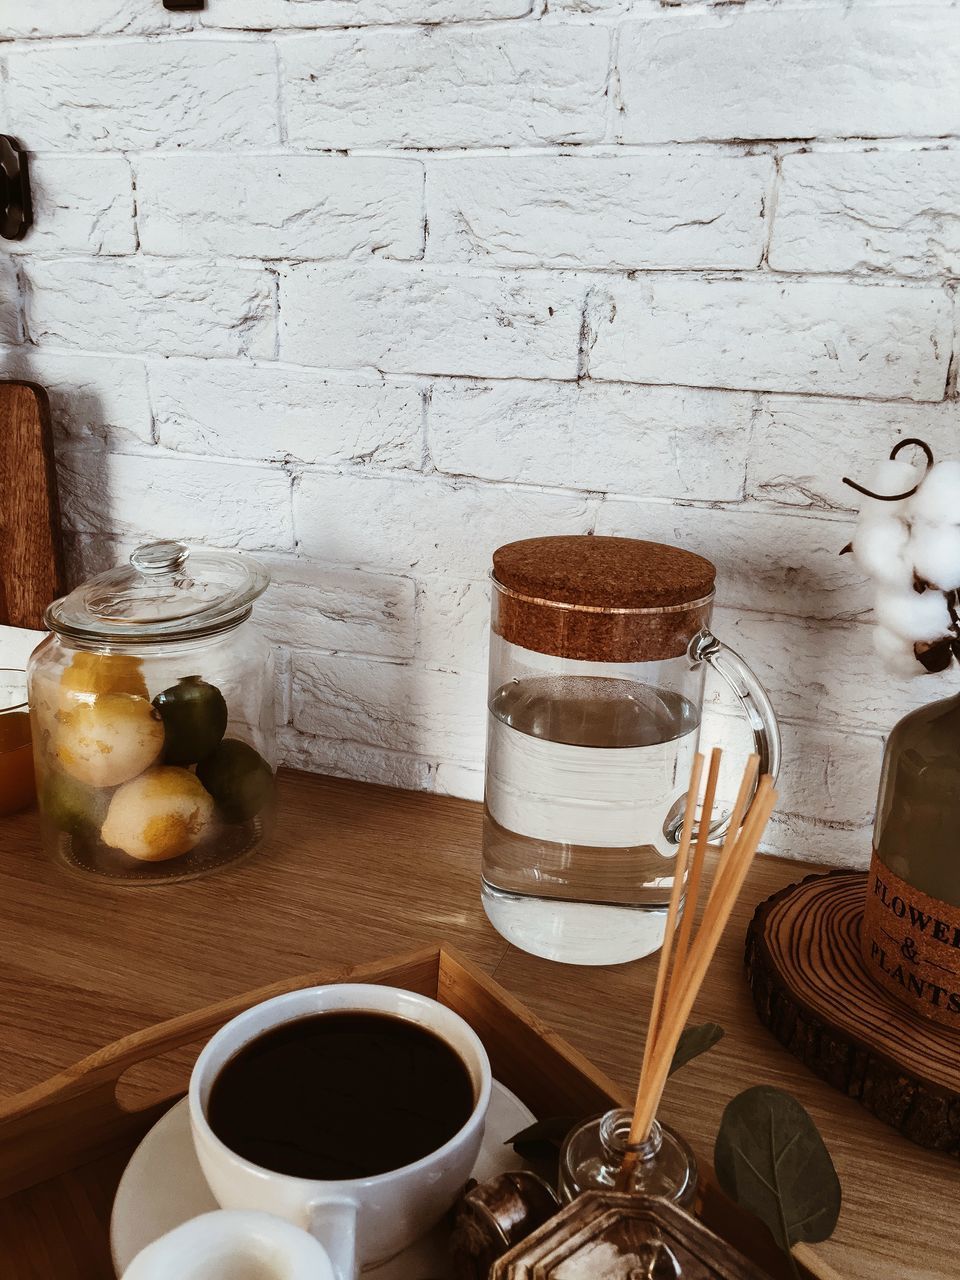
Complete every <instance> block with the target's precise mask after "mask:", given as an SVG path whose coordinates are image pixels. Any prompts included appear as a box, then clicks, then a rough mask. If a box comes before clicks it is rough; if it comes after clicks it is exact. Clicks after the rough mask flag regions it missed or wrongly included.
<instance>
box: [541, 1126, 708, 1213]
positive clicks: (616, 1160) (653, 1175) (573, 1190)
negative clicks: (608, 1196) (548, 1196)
mask: <svg viewBox="0 0 960 1280" xmlns="http://www.w3.org/2000/svg"><path fill="white" fill-rule="evenodd" d="M632 1119H633V1113H632V1112H631V1111H629V1110H627V1109H626V1108H625V1107H618V1108H615V1109H614V1110H612V1111H608V1112H607V1113H606V1114H605V1115H602V1116H594V1117H593V1119H591V1120H587V1121H585V1122H584V1123H583V1124H581V1125H579V1126H578V1127H577V1128H576V1129H574V1130H573V1131H572V1132H571V1133H569V1134H568V1135H567V1138H566V1141H565V1142H564V1144H563V1150H562V1151H561V1153H560V1195H561V1198H562V1199H563V1200H573V1199H574V1198H575V1197H576V1196H578V1195H580V1194H581V1193H582V1192H584V1191H612V1190H622V1191H629V1192H632V1193H634V1194H636V1195H643V1196H654V1197H657V1198H660V1199H664V1200H670V1201H672V1202H673V1203H674V1204H678V1205H680V1206H681V1207H683V1208H686V1207H688V1206H689V1205H691V1204H692V1203H693V1200H694V1197H695V1195H696V1192H697V1158H696V1156H695V1155H694V1154H693V1151H692V1150H691V1149H690V1147H689V1146H688V1144H687V1143H686V1142H685V1141H684V1139H683V1138H681V1137H680V1135H679V1134H678V1133H675V1132H674V1130H673V1129H671V1128H669V1127H668V1126H667V1125H663V1124H660V1123H659V1122H658V1121H656V1120H654V1122H653V1127H652V1129H651V1130H650V1136H649V1137H648V1138H647V1139H646V1141H645V1142H642V1143H639V1144H638V1145H637V1146H636V1147H634V1148H632V1149H633V1150H634V1152H635V1154H636V1161H635V1163H634V1166H633V1169H632V1171H631V1173H630V1175H629V1181H628V1182H627V1184H626V1186H623V1187H621V1186H620V1185H619V1174H620V1166H621V1165H622V1163H623V1159H624V1156H625V1155H626V1154H627V1153H628V1151H630V1150H631V1147H630V1145H629V1142H630V1122H631V1120H632Z"/></svg>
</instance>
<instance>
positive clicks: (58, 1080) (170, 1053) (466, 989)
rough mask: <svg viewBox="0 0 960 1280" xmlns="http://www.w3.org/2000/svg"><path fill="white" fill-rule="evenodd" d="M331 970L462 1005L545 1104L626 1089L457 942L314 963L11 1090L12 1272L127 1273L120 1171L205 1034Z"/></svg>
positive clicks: (3, 1176)
mask: <svg viewBox="0 0 960 1280" xmlns="http://www.w3.org/2000/svg"><path fill="white" fill-rule="evenodd" d="M327 982H381V983H384V984H385V985H388V986H396V987H404V988H406V989H407V990H409V991H418V992H421V993H422V994H424V995H428V996H433V997H434V998H436V999H438V1000H440V1001H441V1003H443V1004H446V1005H448V1006H449V1007H450V1008H452V1009H455V1010H456V1011H457V1012H458V1013H459V1014H461V1016H462V1017H464V1018H465V1019H466V1020H467V1022H469V1023H470V1025H471V1026H472V1027H473V1028H474V1030H475V1031H476V1032H477V1034H478V1035H479V1036H480V1038H481V1039H482V1040H483V1043H484V1045H485V1046H486V1049H487V1052H488V1054H489V1055H490V1061H491V1063H492V1066H493V1072H494V1075H495V1076H496V1077H497V1079H499V1080H501V1081H502V1082H503V1084H505V1085H506V1086H507V1087H508V1088H510V1089H512V1090H513V1091H514V1093H516V1094H517V1095H518V1097H520V1098H521V1099H522V1100H523V1101H524V1102H525V1103H526V1104H527V1106H528V1107H530V1109H531V1110H532V1111H533V1112H534V1114H535V1115H537V1116H539V1117H545V1116H554V1115H583V1116H588V1115H594V1114H596V1113H597V1112H600V1111H604V1110H606V1109H607V1108H608V1107H610V1106H611V1105H614V1106H621V1105H624V1103H625V1101H626V1097H625V1094H624V1091H623V1090H621V1089H620V1088H618V1087H617V1085H615V1084H614V1083H613V1081H611V1080H609V1079H608V1078H607V1077H606V1076H605V1075H603V1073H602V1072H600V1071H598V1070H597V1069H596V1068H595V1067H594V1066H593V1065H592V1064H591V1063H590V1062H589V1061H588V1060H587V1059H586V1058H585V1057H584V1056H583V1055H582V1054H580V1053H578V1052H577V1051H576V1050H575V1049H574V1048H572V1047H571V1046H570V1045H568V1044H567V1043H566V1042H565V1041H564V1040H562V1039H561V1038H560V1037H559V1036H558V1035H556V1034H555V1033H554V1032H553V1031H551V1030H550V1029H549V1028H548V1027H546V1026H545V1025H544V1024H543V1023H542V1022H540V1021H539V1019H537V1018H536V1017H535V1016H534V1015H533V1014H532V1013H531V1012H530V1011H529V1010H528V1009H527V1008H525V1006H524V1005H522V1004H521V1003H520V1002H519V1001H518V1000H515V999H514V998H513V996H511V995H510V994H509V993H508V992H507V991H505V990H504V989H503V988H502V987H501V986H499V985H498V984H497V983H496V982H494V981H493V980H492V979H490V978H488V977H487V976H486V974H484V973H483V972H482V971H481V970H480V969H478V968H476V967H475V966H474V965H472V964H471V963H470V962H469V961H468V960H466V959H465V958H464V957H462V956H460V955H459V954H458V953H457V952H456V951H454V950H453V949H451V948H449V947H447V946H438V947H430V948H427V949H425V950H421V951H415V952H412V953H409V954H407V955H403V956H397V957H394V958H392V959H390V960H385V961H383V962H382V963H378V964H373V965H363V966H360V967H358V968H355V969H339V970H334V971H330V970H326V971H321V972H318V973H310V974H304V975H302V976H301V977H298V978H293V979H290V980H288V981H284V982H277V983H273V984H271V985H270V986H266V987H261V988H259V989H258V990H256V991H248V992H246V993H245V994H243V995H240V996H236V997H234V998H233V999H231V1000H225V1001H222V1002H221V1003H219V1004H214V1005H210V1006H208V1007H207V1008H205V1009H200V1010H197V1011H196V1012H194V1013H189V1014H185V1015H183V1016H182V1017H179V1018H172V1019H171V1020H170V1021H168V1022H162V1023H159V1024H158V1025H157V1026H154V1027H150V1028H148V1029H147V1030H146V1031H138V1032H136V1033H134V1034H133V1035H129V1036H126V1037H124V1038H123V1039H122V1040H117V1041H116V1042H115V1043H114V1044H112V1045H109V1046H108V1047H107V1048H105V1049H101V1050H100V1051H99V1052H97V1053H94V1054H91V1056H90V1057H88V1058H84V1059H83V1060H82V1061H81V1062H78V1063H77V1064H76V1065H75V1066H74V1067H71V1068H70V1069H69V1070H67V1071H64V1072H61V1073H60V1074H59V1075H56V1076H54V1077H53V1078H52V1079H50V1080H48V1081H46V1082H45V1083H44V1084H41V1085H37V1086H36V1087H35V1088H32V1089H28V1090H26V1091H25V1092H23V1093H21V1094H18V1095H16V1096H15V1097H13V1098H10V1099H9V1100H7V1101H6V1102H3V1103H0V1260H2V1266H0V1275H2V1277H3V1280H54V1278H55V1280H113V1274H114V1273H113V1267H112V1264H111V1261H110V1249H109V1241H108V1232H109V1221H110V1209H111V1205H112V1203H113V1196H114V1192H115V1191H116V1187H117V1183H118V1182H119V1179H120V1175H121V1174H122V1172H123V1169H124V1167H125V1165H126V1163H127V1160H128V1159H129V1157H130V1155H131V1153H132V1151H133V1149H134V1147H135V1146H136V1145H137V1143H138V1142H139V1141H140V1139H141V1138H142V1137H143V1135H144V1134H145V1133H146V1131H147V1130H148V1129H149V1128H150V1127H151V1125H153V1124H154V1123H155V1122H156V1121H157V1120H158V1119H159V1117H160V1116H161V1115H162V1114H163V1113H164V1111H166V1110H167V1108H168V1107H169V1106H170V1105H171V1104H172V1103H173V1102H175V1101H176V1100H177V1099H178V1098H180V1097H182V1096H183V1094H184V1093H185V1092H186V1088H187V1083H188V1080H189V1075H190V1069H191V1067H192V1065H193V1061H194V1059H195V1058H196V1055H197V1053H198V1051H199V1049H200V1048H201V1046H202V1044H203V1043H204V1042H205V1041H206V1040H208V1039H209V1038H210V1036H211V1035H212V1034H213V1033H214V1032H215V1031H216V1030H217V1029H218V1028H219V1027H220V1026H222V1025H223V1023H225V1022H227V1021H229V1019H231V1018H233V1017H235V1016H236V1015H237V1014H238V1013H240V1012H242V1011H243V1010H244V1009H247V1008H249V1007H250V1006H251V1005H253V1004H257V1003H259V1002H260V1001H262V1000H268V999H270V998H271V997H272V996H277V995H282V994H283V993H284V992H286V991H294V990H297V989H298V988H300V987H307V986H315V985H317V984H320V983H327ZM701 1173H702V1177H701V1188H700V1202H699V1205H698V1212H699V1215H700V1217H701V1218H702V1219H703V1221H704V1222H705V1223H706V1224H707V1225H708V1226H709V1227H710V1228H711V1229H712V1230H713V1231H714V1232H716V1234H717V1235H719V1236H721V1237H722V1238H724V1239H726V1240H728V1241H729V1242H730V1243H731V1244H733V1245H735V1247H736V1248H738V1249H739V1250H740V1251H741V1253H743V1254H745V1255H746V1256H747V1257H749V1258H751V1259H752V1260H753V1261H754V1262H756V1263H758V1264H759V1265H760V1266H761V1267H763V1268H764V1269H765V1270H766V1271H767V1272H769V1274H770V1275H771V1276H772V1277H775V1280H787V1277H788V1275H789V1273H788V1270H787V1268H786V1265H785V1261H784V1259H783V1256H782V1255H781V1254H780V1253H779V1251H778V1250H777V1248H776V1246H775V1245H774V1244H773V1241H772V1239H771V1238H770V1237H769V1236H768V1235H767V1233H766V1231H765V1230H764V1228H762V1227H761V1226H760V1224H759V1223H758V1222H757V1220H756V1219H755V1218H753V1217H751V1216H749V1215H747V1214H745V1213H743V1212H742V1211H741V1210H740V1209H738V1208H737V1206H736V1205H734V1204H732V1203H731V1202H730V1201H729V1200H727V1199H726V1198H725V1197H724V1196H723V1194H722V1192H720V1190H719V1189H718V1187H717V1185H716V1182H715V1180H714V1177H713V1171H712V1169H710V1168H709V1167H706V1168H704V1167H701ZM801 1272H802V1274H803V1275H806V1276H810V1275H812V1274H813V1273H812V1272H809V1271H806V1270H805V1269H804V1268H802V1267H801Z"/></svg>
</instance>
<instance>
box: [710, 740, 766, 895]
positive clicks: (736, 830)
mask: <svg viewBox="0 0 960 1280" xmlns="http://www.w3.org/2000/svg"><path fill="white" fill-rule="evenodd" d="M759 772H760V757H759V756H758V755H756V754H754V755H752V756H749V757H748V759H747V764H746V768H745V769H744V771H743V777H742V778H741V779H740V788H739V790H738V791H737V798H736V800H735V801H734V802H733V808H732V809H731V810H730V821H729V825H728V827H727V834H726V835H725V836H724V838H723V844H722V846H721V848H720V857H719V858H718V859H717V865H716V868H715V870H714V873H713V883H712V884H711V885H710V893H709V894H708V897H707V900H708V901H709V899H710V898H712V897H713V892H714V890H715V889H716V887H717V882H718V880H719V879H720V873H721V872H722V870H723V868H724V867H725V866H726V863H727V859H728V857H729V856H730V851H731V849H732V848H733V846H734V844H735V843H736V839H737V836H738V835H739V834H740V828H741V826H742V825H743V822H744V817H745V815H746V813H747V806H748V805H749V803H750V797H751V796H752V795H753V794H754V792H755V790H756V786H757V774H758V773H759Z"/></svg>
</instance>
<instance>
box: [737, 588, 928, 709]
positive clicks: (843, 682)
mask: <svg viewBox="0 0 960 1280" xmlns="http://www.w3.org/2000/svg"><path fill="white" fill-rule="evenodd" d="M714 630H715V631H716V633H717V635H718V636H720V637H721V638H722V639H723V640H725V641H726V643H727V644H729V645H730V646H731V647H732V648H733V649H735V650H737V652H739V653H741V654H742V656H743V657H744V658H746V659H747V661H748V662H749V663H750V664H751V665H752V666H753V668H754V670H755V671H756V673H757V675H758V676H759V678H760V680H761V682H762V684H763V685H764V687H765V688H766V690H767V692H768V693H769V695H770V698H771V700H772V702H773V705H774V708H775V709H776V711H777V713H778V714H779V715H780V716H781V718H782V719H784V720H789V721H791V722H793V723H795V724H813V725H816V726H818V727H819V728H821V729H822V730H824V731H825V732H830V733H833V732H837V733H839V732H843V731H847V730H851V729H852V730H854V731H866V732H868V733H886V732H888V731H889V729H890V728H891V726H892V725H894V724H895V723H896V722H897V720H899V719H900V718H901V716H904V715H906V714H907V712H908V711H913V710H914V708H916V707H919V706H922V705H923V704H924V703H925V702H929V701H930V699H931V698H935V697H939V696H941V694H940V686H939V683H938V682H937V681H932V680H929V679H927V678H925V677H923V676H919V677H917V678H916V679H914V680H898V679H896V678H894V677H893V676H891V675H889V674H888V673H887V672H886V671H884V670H883V668H882V667H881V666H880V659H879V658H878V657H877V656H876V654H875V653H874V651H873V643H872V639H871V632H872V628H871V627H869V626H863V625H861V624H857V623H848V624H845V625H844V624H839V623H829V622H821V621H818V620H816V619H803V618H772V617H765V616H764V615H762V614H757V613H746V612H744V611H743V610H740V609H732V608H726V607H725V608H721V609H718V610H717V611H716V614H715V617H714Z"/></svg>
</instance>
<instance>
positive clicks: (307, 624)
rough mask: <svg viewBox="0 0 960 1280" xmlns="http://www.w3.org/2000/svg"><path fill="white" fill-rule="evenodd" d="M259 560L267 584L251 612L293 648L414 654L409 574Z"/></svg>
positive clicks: (387, 655)
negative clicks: (262, 566)
mask: <svg viewBox="0 0 960 1280" xmlns="http://www.w3.org/2000/svg"><path fill="white" fill-rule="evenodd" d="M260 559H261V560H262V561H263V564H264V566H265V567H266V569H267V571H268V572H269V574H270V586H269V588H268V589H267V592H266V594H265V595H264V596H262V597H261V599H260V601H259V603H258V604H257V611H256V617H257V621H258V622H259V623H260V625H261V627H262V628H263V630H264V631H265V633H266V634H267V635H268V636H269V637H270V639H271V640H274V641H275V642H276V643H278V644H282V645H286V646H292V647H294V648H298V649H324V650H328V651H330V652H336V653H355V654H374V655H376V656H379V657H384V658H412V657H413V652H414V609H415V591H414V584H413V582H412V580H411V579H409V578H400V577H390V576H388V575H386V574H371V573H358V572H356V571H355V570H345V569H330V568H327V567H326V566H325V565H324V564H320V563H317V562H316V561H313V560H303V559H291V558H289V557H287V558H280V557H277V556H271V557H260Z"/></svg>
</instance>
